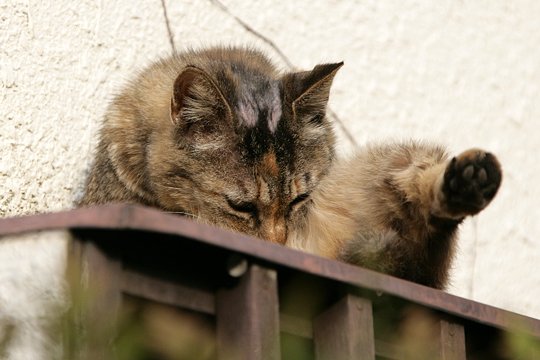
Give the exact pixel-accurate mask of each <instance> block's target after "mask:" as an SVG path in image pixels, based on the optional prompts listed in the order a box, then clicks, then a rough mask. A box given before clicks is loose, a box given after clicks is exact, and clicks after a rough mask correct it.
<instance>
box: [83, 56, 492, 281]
mask: <svg viewBox="0 0 540 360" xmlns="http://www.w3.org/2000/svg"><path fill="white" fill-rule="evenodd" d="M342 65H343V63H342V62H340V63H333V64H322V65H317V66H315V67H314V68H313V69H312V70H311V71H298V72H287V73H282V72H280V71H278V70H277V68H276V67H275V66H274V65H273V64H272V63H271V61H270V60H269V59H268V58H267V57H266V56H265V55H264V54H263V53H261V52H259V51H257V50H254V49H249V48H238V47H229V48H227V47H214V48H208V49H202V50H197V51H196V50H190V51H186V52H183V53H177V54H175V55H173V56H171V57H169V58H166V59H162V60H160V61H157V62H156V63H154V64H152V65H151V66H149V67H148V68H147V69H146V70H144V71H142V72H141V73H140V74H139V75H138V76H137V77H136V78H135V79H134V80H133V81H132V82H131V83H129V84H128V85H127V86H126V87H125V88H124V89H123V90H122V91H121V92H120V93H119V95H117V96H116V97H115V98H114V100H113V101H112V103H111V105H110V107H109V109H108V111H107V113H106V116H105V119H104V122H103V126H102V129H101V132H100V140H99V144H98V147H97V152H96V157H95V160H94V165H93V167H92V169H91V172H90V175H89V177H88V180H87V183H86V188H85V194H84V196H83V198H82V199H81V201H80V203H79V205H80V206H87V205H92V204H103V203H107V202H131V203H138V204H143V205H147V206H152V207H156V208H159V209H161V210H164V211H167V212H174V213H180V214H184V215H187V216H191V217H192V218H194V219H195V220H197V221H199V222H203V223H209V224H214V225H218V226H221V227H224V228H227V229H230V230H233V231H239V232H243V233H246V234H248V235H252V236H255V237H259V238H261V239H264V240H267V241H271V242H274V243H278V244H283V245H286V246H290V247H292V248H296V249H301V250H304V251H308V252H311V253H315V254H318V255H322V256H325V257H329V258H332V259H337V260H342V261H346V262H349V263H352V264H356V265H359V266H365V267H369V268H372V269H375V270H378V271H382V272H385V273H388V274H390V275H394V276H398V277H401V278H404V279H407V280H410V281H414V282H417V283H420V284H423V285H427V286H431V287H435V288H444V286H445V285H446V283H447V280H448V279H447V278H448V271H449V266H450V262H451V260H452V257H453V253H454V245H455V238H456V232H457V228H458V225H459V223H460V222H461V221H462V220H463V219H464V218H465V217H466V216H469V215H474V214H476V213H478V212H479V211H481V210H482V209H484V208H485V207H486V206H487V205H488V204H489V203H490V201H491V200H492V199H493V197H494V196H495V194H496V192H497V190H498V188H499V185H500V183H501V179H502V172H501V167H500V164H499V162H498V161H497V159H496V157H495V156H494V155H492V154H490V153H488V152H485V151H483V150H480V149H471V150H468V151H465V152H463V153H461V154H460V155H458V156H456V157H452V158H450V157H448V156H447V155H446V153H445V150H444V149H443V148H442V147H440V146H436V145H430V144H426V143H420V142H413V141H411V142H408V143H398V144H380V145H371V146H367V147H366V148H364V149H361V150H359V151H357V153H356V154H354V155H352V156H351V157H349V158H336V155H335V150H334V148H335V142H336V138H335V135H334V132H333V129H332V124H331V123H330V121H329V120H328V119H327V117H326V106H327V103H328V98H329V93H330V87H331V84H332V81H333V78H334V76H335V75H336V73H337V71H338V70H339V69H340V67H341V66H342Z"/></svg>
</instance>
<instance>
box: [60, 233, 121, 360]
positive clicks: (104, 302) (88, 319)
mask: <svg viewBox="0 0 540 360" xmlns="http://www.w3.org/2000/svg"><path fill="white" fill-rule="evenodd" d="M69 255H70V259H69V262H68V278H69V281H70V287H71V289H70V290H71V302H72V304H71V309H72V312H73V313H72V315H73V316H72V317H73V318H72V319H70V320H71V321H73V322H75V323H74V324H72V325H74V326H70V328H71V329H84V330H83V331H82V332H80V333H75V334H73V333H71V334H68V335H69V336H70V337H71V338H70V339H68V340H67V341H66V343H67V344H65V345H66V346H65V348H64V351H65V355H66V358H77V359H88V360H91V359H108V358H111V356H112V354H113V348H112V340H111V339H114V338H115V334H116V332H115V331H116V324H117V320H118V315H119V311H120V306H121V300H122V299H121V291H120V272H121V264H120V263H119V262H118V261H116V260H115V259H111V258H109V257H107V256H106V255H105V254H104V253H103V252H102V251H101V249H100V248H99V247H98V246H97V245H96V244H94V243H93V242H80V241H72V243H71V244H70V254H69ZM75 352H76V353H75Z"/></svg>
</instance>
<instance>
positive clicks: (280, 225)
mask: <svg viewBox="0 0 540 360" xmlns="http://www.w3.org/2000/svg"><path fill="white" fill-rule="evenodd" d="M261 237H262V238H263V239H265V240H268V241H271V242H275V243H278V244H285V242H286V241H287V227H286V226H285V219H272V218H270V219H267V220H266V221H264V222H263V223H262V224H261Z"/></svg>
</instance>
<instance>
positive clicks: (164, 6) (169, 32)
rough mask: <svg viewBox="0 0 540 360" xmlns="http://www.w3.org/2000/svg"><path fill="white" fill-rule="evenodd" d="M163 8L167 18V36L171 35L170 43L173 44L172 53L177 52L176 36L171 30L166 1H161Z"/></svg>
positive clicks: (164, 15)
mask: <svg viewBox="0 0 540 360" xmlns="http://www.w3.org/2000/svg"><path fill="white" fill-rule="evenodd" d="M161 8H162V9H163V17H164V18H165V26H166V27H167V34H168V35H169V43H170V44H171V49H172V52H173V53H175V52H176V47H175V46H174V35H173V32H172V30H171V22H170V21H169V15H168V14H167V6H166V5H165V0H161Z"/></svg>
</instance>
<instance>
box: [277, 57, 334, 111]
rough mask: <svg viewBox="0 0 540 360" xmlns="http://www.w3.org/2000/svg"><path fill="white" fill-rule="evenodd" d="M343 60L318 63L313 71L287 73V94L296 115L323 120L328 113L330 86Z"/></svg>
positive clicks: (285, 84)
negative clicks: (333, 62) (332, 62)
mask: <svg viewBox="0 0 540 360" xmlns="http://www.w3.org/2000/svg"><path fill="white" fill-rule="evenodd" d="M342 66H343V62H339V63H335V64H322V65H317V66H315V68H313V70H311V71H303V72H298V73H292V74H288V75H285V78H284V79H283V83H284V87H285V96H286V98H288V100H289V101H291V103H292V110H293V114H294V116H295V117H297V118H298V117H309V118H310V119H312V120H315V121H321V120H322V119H324V116H325V114H326V105H327V104H328V97H329V95H330V87H331V85H332V81H333V80H334V76H335V75H336V73H337V71H338V70H339V69H340V68H341V67H342Z"/></svg>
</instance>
